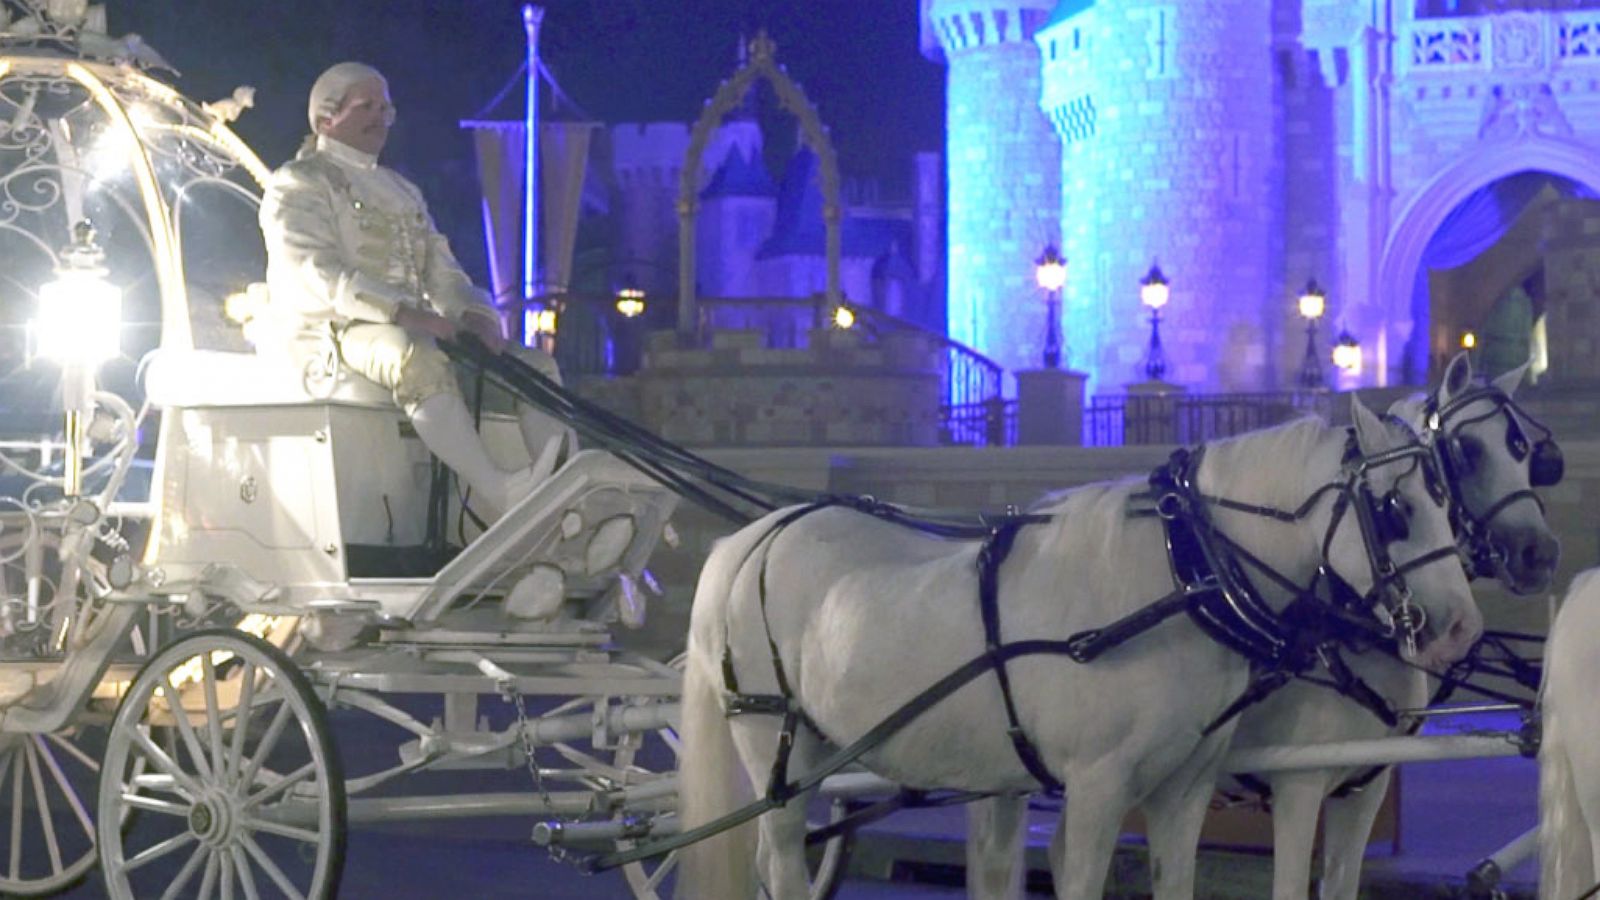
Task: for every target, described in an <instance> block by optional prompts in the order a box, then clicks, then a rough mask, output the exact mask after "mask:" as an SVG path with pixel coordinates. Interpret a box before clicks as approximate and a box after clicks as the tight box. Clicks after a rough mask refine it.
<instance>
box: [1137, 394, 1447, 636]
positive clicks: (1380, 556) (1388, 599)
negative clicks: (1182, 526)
mask: <svg viewBox="0 0 1600 900" xmlns="http://www.w3.org/2000/svg"><path fill="white" fill-rule="evenodd" d="M1394 421H1396V422H1398V421H1399V420H1394ZM1400 424H1402V425H1403V424H1404V423H1400ZM1405 427H1406V429H1407V430H1408V431H1411V432H1412V434H1413V435H1414V438H1413V440H1412V441H1411V442H1410V443H1407V444H1406V445H1404V446H1401V447H1396V448H1393V449H1390V450H1385V451H1382V452H1380V453H1375V454H1372V455H1370V456H1362V455H1361V452H1360V447H1359V445H1358V444H1357V442H1356V436H1355V432H1354V430H1351V431H1350V432H1349V433H1348V437H1347V438H1346V445H1345V453H1344V459H1343V461H1342V463H1341V469H1340V474H1339V476H1338V477H1337V478H1336V479H1335V480H1333V481H1330V482H1328V483H1326V484H1324V485H1322V486H1321V487H1319V488H1317V489H1316V490H1314V491H1312V492H1311V494H1310V496H1308V497H1307V498H1306V499H1305V501H1304V502H1302V503H1301V504H1300V506H1299V507H1297V508H1296V509H1294V510H1282V509H1277V508H1273V507H1267V506H1258V505H1255V504H1248V503H1241V502H1238V501H1235V500H1230V499H1228V498H1226V497H1217V496H1212V495H1208V494H1201V493H1199V492H1198V491H1195V492H1194V494H1193V495H1194V497H1195V498H1196V499H1198V500H1201V501H1203V502H1205V503H1206V504H1209V505H1212V506H1217V507H1221V508H1224V509H1230V510H1234V511H1237V512H1244V513H1249V514H1253V515H1260V516H1266V517H1269V518H1273V519H1277V520H1279V521H1283V522H1298V521H1300V520H1302V519H1304V518H1305V517H1306V516H1308V515H1310V514H1311V512H1312V511H1313V510H1314V509H1315V508H1316V506H1317V504H1318V503H1319V502H1321V500H1322V498H1323V497H1324V495H1326V494H1330V493H1331V494H1334V495H1336V497H1335V500H1334V506H1333V510H1332V513H1331V515H1330V517H1329V521H1328V527H1327V530H1326V531H1325V532H1324V533H1323V536H1322V541H1321V544H1320V547H1319V552H1320V555H1321V561H1320V564H1319V565H1318V568H1317V573H1316V575H1315V576H1314V577H1313V579H1312V581H1311V584H1310V585H1309V586H1307V587H1301V586H1299V585H1297V584H1295V583H1294V582H1293V581H1292V580H1291V579H1289V578H1288V577H1287V576H1284V575H1283V574H1281V573H1279V572H1276V571H1275V570H1273V569H1272V568H1271V567H1270V566H1268V565H1267V564H1266V563H1265V562H1264V561H1262V560H1260V559H1258V558H1256V557H1255V555H1254V554H1252V553H1250V552H1249V551H1248V550H1246V549H1245V548H1244V547H1242V546H1240V545H1239V544H1238V543H1237V542H1235V541H1233V540H1232V539H1231V538H1228V537H1227V536H1226V535H1224V534H1222V533H1221V532H1220V531H1218V530H1216V529H1215V528H1214V527H1208V528H1207V530H1208V531H1210V532H1211V533H1212V535H1213V536H1214V537H1216V538H1217V539H1219V540H1221V541H1222V542H1224V543H1225V544H1227V545H1228V546H1229V549H1231V550H1232V551H1233V552H1234V553H1236V554H1238V555H1239V556H1240V557H1241V558H1242V559H1244V560H1245V561H1246V562H1248V563H1250V565H1251V566H1252V567H1254V568H1256V569H1258V570H1260V571H1261V572H1262V573H1263V574H1265V575H1266V576H1267V577H1268V578H1270V579H1271V580H1273V581H1275V582H1277V583H1278V584H1279V585H1280V586H1281V587H1283V588H1285V589H1287V590H1288V591H1290V592H1291V593H1292V594H1293V595H1295V596H1296V597H1312V598H1316V599H1317V600H1320V601H1322V602H1323V603H1324V604H1326V605H1328V606H1330V607H1332V608H1333V609H1334V610H1335V611H1337V612H1341V613H1346V614H1354V615H1345V616H1342V618H1344V619H1345V620H1346V621H1347V622H1348V621H1350V620H1352V619H1358V618H1365V617H1366V616H1371V617H1373V618H1376V619H1377V620H1378V623H1379V624H1380V625H1381V626H1382V627H1381V630H1380V635H1381V636H1382V637H1383V638H1385V639H1388V638H1395V637H1398V638H1400V639H1401V640H1403V641H1405V643H1406V646H1407V649H1408V650H1409V651H1411V652H1415V650H1416V638H1417V635H1418V634H1420V633H1421V632H1422V631H1423V629H1424V628H1426V627H1427V615H1426V613H1425V612H1424V611H1423V609H1422V608H1421V607H1419V606H1416V605H1414V604H1413V603H1412V596H1413V595H1412V592H1411V589H1410V587H1409V586H1407V584H1406V576H1407V575H1408V574H1410V573H1413V572H1416V571H1417V570H1419V569H1422V568H1423V567H1425V566H1429V565H1432V564H1433V563H1436V562H1439V561H1442V560H1446V559H1455V560H1458V561H1459V559H1460V550H1459V549H1458V548H1457V546H1456V544H1455V543H1453V542H1452V543H1450V544H1447V545H1445V546H1441V547H1436V548H1434V549H1432V550H1429V551H1426V552H1424V553H1421V554H1418V555H1417V556H1415V557H1413V558H1412V559H1409V560H1407V561H1406V562H1404V563H1396V562H1395V560H1394V557H1393V555H1392V554H1391V553H1390V545H1391V544H1394V543H1396V542H1398V541H1403V540H1406V539H1407V538H1408V537H1409V536H1410V512H1411V511H1410V509H1409V505H1408V504H1407V502H1406V500H1405V499H1404V497H1403V496H1402V495H1401V494H1400V492H1399V490H1398V488H1397V487H1396V488H1391V489H1390V490H1389V491H1387V492H1385V493H1384V494H1383V495H1382V496H1379V495H1378V494H1377V492H1376V491H1374V490H1373V487H1372V483H1371V473H1372V471H1373V470H1374V469H1378V468H1381V467H1383V466H1389V465H1399V464H1402V463H1405V462H1407V461H1410V462H1411V463H1412V465H1413V467H1414V468H1416V469H1420V470H1421V471H1422V477H1423V478H1424V479H1425V481H1426V482H1427V483H1428V484H1429V491H1428V493H1429V496H1430V497H1431V498H1432V499H1433V500H1434V502H1435V503H1436V504H1438V505H1441V506H1442V505H1444V503H1445V499H1446V497H1445V494H1444V493H1443V491H1442V490H1439V489H1437V487H1436V485H1438V484H1439V483H1440V481H1441V479H1440V476H1439V473H1438V471H1437V470H1436V469H1435V465H1436V463H1435V461H1434V455H1433V451H1432V448H1431V447H1430V446H1429V445H1427V444H1426V443H1424V442H1423V441H1422V440H1421V438H1420V437H1419V436H1415V435H1416V432H1415V431H1414V430H1412V429H1411V428H1410V426H1409V425H1406V426H1405ZM1195 468H1198V465H1196V466H1195ZM1409 474H1410V472H1409V471H1408V472H1406V473H1402V474H1401V475H1400V478H1405V477H1407V476H1408V475H1409ZM1398 480H1399V479H1396V482H1397V483H1398ZM1190 509H1191V510H1192V509H1193V506H1192V505H1191V506H1190ZM1352 510H1353V511H1354V516H1355V520H1356V524H1357V528H1358V530H1359V531H1360V533H1361V541H1362V545H1363V549H1364V551H1365V553H1366V557H1367V564H1368V566H1369V567H1370V571H1371V575H1372V586H1371V588H1369V589H1368V590H1367V592H1366V593H1365V594H1363V593H1361V592H1359V591H1357V590H1356V589H1355V587H1354V586H1352V585H1351V583H1350V582H1349V580H1348V579H1346V578H1345V577H1343V576H1342V575H1341V574H1340V573H1339V572H1338V571H1337V570H1336V569H1335V567H1334V565H1333V561H1332V559H1331V556H1330V554H1331V552H1332V549H1333V542H1334V539H1335V537H1336V536H1337V535H1338V531H1339V526H1340V524H1341V523H1342V521H1343V519H1344V516H1345V514H1346V513H1348V512H1351V511H1352ZM1158 511H1159V509H1158Z"/></svg>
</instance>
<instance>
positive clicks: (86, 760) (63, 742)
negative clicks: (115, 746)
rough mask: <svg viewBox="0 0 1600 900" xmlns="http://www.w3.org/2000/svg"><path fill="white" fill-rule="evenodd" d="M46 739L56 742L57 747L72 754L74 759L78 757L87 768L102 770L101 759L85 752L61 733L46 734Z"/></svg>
mask: <svg viewBox="0 0 1600 900" xmlns="http://www.w3.org/2000/svg"><path fill="white" fill-rule="evenodd" d="M44 739H45V740H47V741H49V742H50V743H52V744H55V745H56V746H57V747H60V748H61V749H62V750H64V751H66V752H67V753H68V754H70V755H71V756H72V758H73V759H76V760H77V761H78V762H80V763H83V767H84V768H85V769H88V770H89V771H91V772H99V771H100V761H99V760H97V759H95V758H94V757H92V756H90V755H89V754H87V753H85V752H83V750H82V749H80V748H79V747H78V746H77V745H75V744H73V743H72V742H71V741H69V740H67V739H66V738H64V737H62V736H61V735H59V734H47V735H44Z"/></svg>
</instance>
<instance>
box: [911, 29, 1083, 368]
mask: <svg viewBox="0 0 1600 900" xmlns="http://www.w3.org/2000/svg"><path fill="white" fill-rule="evenodd" d="M1052 5H1053V4H1052V3H1049V2H1045V0H1023V2H1019V0H1009V2H1003V0H996V2H994V3H993V4H974V3H971V2H954V0H952V2H947V3H936V4H935V6H934V9H933V14H932V18H933V20H934V21H935V23H936V24H937V25H938V29H939V33H940V34H941V36H942V40H943V42H944V50H945V54H946V57H947V59H948V61H949V75H948V80H947V101H946V109H945V120H946V147H945V151H946V159H947V160H948V169H947V178H948V182H947V183H948V185H949V194H948V197H949V222H950V225H949V244H948V247H949V252H948V267H949V268H948V285H949V287H948V310H949V329H950V336H951V337H952V338H954V339H955V340H957V341H960V342H962V343H964V344H967V345H968V346H971V347H973V348H975V349H976V350H978V352H980V353H982V354H984V355H986V356H988V357H989V358H991V359H993V360H995V361H996V362H998V363H1000V364H1001V365H1002V366H1004V367H1005V368H1006V369H1008V370H1016V369H1021V368H1037V367H1038V366H1039V364H1040V358H1041V354H1042V351H1043V349H1044V323H1045V312H1044V302H1043V298H1042V296H1041V294H1040V291H1039V289H1038V287H1037V286H1036V285H1035V284H1034V280H1033V260H1034V259H1035V258H1036V257H1038V255H1039V252H1040V250H1041V249H1043V246H1044V244H1045V243H1046V242H1051V241H1057V240H1059V234H1060V231H1059V225H1058V221H1059V217H1060V208H1059V196H1060V188H1059V181H1060V146H1059V144H1058V142H1057V141H1056V138H1055V135H1054V133H1053V132H1052V130H1051V126H1050V123H1049V121H1048V120H1047V119H1046V118H1045V116H1044V114H1043V113H1042V112H1041V111H1040V109H1039V48H1038V47H1037V46H1036V45H1035V44H1034V42H1033V34H1034V29H1035V28H1037V27H1038V25H1039V24H1040V23H1041V22H1042V20H1043V18H1044V15H1045V13H1046V12H1047V11H1048V8H1049V7H1050V6H1052ZM980 35H981V36H982V39H981V40H980V39H978V37H979V36H980Z"/></svg>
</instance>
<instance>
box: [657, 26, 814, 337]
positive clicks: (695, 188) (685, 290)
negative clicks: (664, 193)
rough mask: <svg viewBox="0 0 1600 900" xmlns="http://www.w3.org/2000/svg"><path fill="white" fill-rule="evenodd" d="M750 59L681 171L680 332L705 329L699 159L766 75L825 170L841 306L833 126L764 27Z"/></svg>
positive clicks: (720, 97) (704, 123)
mask: <svg viewBox="0 0 1600 900" xmlns="http://www.w3.org/2000/svg"><path fill="white" fill-rule="evenodd" d="M748 50H749V52H748V55H747V62H745V63H744V64H743V65H741V66H740V67H739V69H738V71H736V72H734V73H733V75H732V76H730V77H729V78H728V79H727V80H726V81H724V82H722V84H721V85H719V86H718V87H717V92H716V93H715V94H713V95H712V97H711V100H710V101H708V102H707V103H706V106H705V109H704V110H702V111H701V112H700V118H699V119H697V120H695V123H694V130H693V131H691V132H690V134H689V149H688V151H687V152H686V153H685V154H684V162H683V169H682V170H681V171H680V172H679V174H678V203H677V212H678V333H679V334H682V335H694V334H698V333H699V331H700V313H699V309H698V308H697V304H696V302H695V264H694V261H695V217H696V216H697V215H698V214H699V211H700V198H699V180H700V160H701V158H702V157H704V156H705V152H706V145H707V144H709V143H710V142H711V134H712V132H713V130H715V129H716V127H717V126H718V125H721V124H722V120H723V119H725V118H727V115H728V113H730V112H732V111H733V109H734V107H736V106H738V105H739V103H740V102H741V101H743V100H744V98H745V95H746V94H748V93H749V92H750V90H751V89H752V88H753V87H755V83H756V80H757V79H758V78H759V79H765V80H766V82H767V83H768V84H770V85H772V90H773V92H774V93H775V94H777V95H778V103H779V104H780V105H781V106H782V107H783V108H784V109H785V110H787V111H788V112H789V113H790V114H791V115H793V116H794V117H795V119H797V120H798V121H799V123H800V135H801V138H802V139H803V140H804V141H805V142H806V145H807V146H808V147H810V148H811V151H812V152H813V153H815V154H817V162H818V164H819V165H820V167H821V174H822V220H823V226H824V228H825V230H826V235H827V244H826V253H827V272H828V281H827V300H828V303H829V305H830V306H836V305H838V304H839V302H840V301H841V300H842V295H841V292H840V287H839V257H840V247H841V239H840V227H841V226H840V223H841V219H842V218H843V211H844V207H843V206H842V205H841V203H840V201H839V184H840V181H839V158H838V155H837V154H836V153H835V152H834V149H833V140H832V139H831V138H829V137H828V129H827V127H826V126H824V125H823V124H822V119H821V117H820V116H818V115H817V108H816V107H815V106H813V105H812V104H811V101H810V100H809V99H807V97H806V93H805V91H804V90H803V89H802V88H801V87H800V85H799V84H798V83H796V82H795V80H794V79H793V78H790V77H789V73H788V72H786V71H784V68H783V67H782V66H780V65H778V62H777V45H776V44H774V43H773V41H772V39H771V38H769V37H767V33H766V32H765V31H761V32H758V33H757V34H756V36H755V37H754V38H751V39H750V43H749V46H748Z"/></svg>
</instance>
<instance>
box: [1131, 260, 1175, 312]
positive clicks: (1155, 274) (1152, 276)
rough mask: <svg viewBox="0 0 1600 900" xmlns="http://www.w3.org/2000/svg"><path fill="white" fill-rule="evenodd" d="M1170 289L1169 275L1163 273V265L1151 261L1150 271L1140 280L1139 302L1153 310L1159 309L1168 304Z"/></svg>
mask: <svg viewBox="0 0 1600 900" xmlns="http://www.w3.org/2000/svg"><path fill="white" fill-rule="evenodd" d="M1170 290H1171V286H1170V284H1169V283H1168V282H1167V276H1165V275H1163V274H1161V267H1160V266H1159V265H1156V264H1155V263H1151V264H1150V271H1149V272H1146V273H1145V276H1144V278H1143V279H1141V280H1140V281H1139V302H1140V303H1143V304H1144V305H1145V306H1148V307H1150V308H1151V309H1153V310H1159V309H1161V307H1163V306H1166V305H1167V297H1168V296H1169V294H1170Z"/></svg>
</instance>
